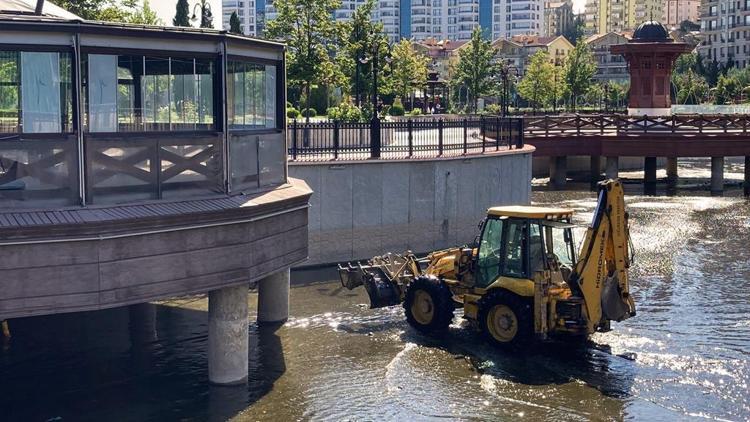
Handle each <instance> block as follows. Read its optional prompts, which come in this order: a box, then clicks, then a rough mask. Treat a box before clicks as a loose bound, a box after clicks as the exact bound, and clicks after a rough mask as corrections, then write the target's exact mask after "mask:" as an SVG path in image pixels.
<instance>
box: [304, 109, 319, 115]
mask: <svg viewBox="0 0 750 422" xmlns="http://www.w3.org/2000/svg"><path fill="white" fill-rule="evenodd" d="M317 115H318V112H317V111H315V109H314V108H312V107H310V108H306V109H304V110H302V117H315V116H317Z"/></svg>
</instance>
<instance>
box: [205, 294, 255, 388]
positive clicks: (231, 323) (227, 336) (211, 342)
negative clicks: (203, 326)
mask: <svg viewBox="0 0 750 422" xmlns="http://www.w3.org/2000/svg"><path fill="white" fill-rule="evenodd" d="M247 290H248V288H247V285H245V284H242V285H239V286H234V287H225V288H223V289H217V290H212V291H210V292H209V293H208V380H209V381H211V382H212V383H214V384H224V385H231V384H242V383H244V382H245V381H246V380H247V361H248V338H247V337H248V322H247V319H248V318H247Z"/></svg>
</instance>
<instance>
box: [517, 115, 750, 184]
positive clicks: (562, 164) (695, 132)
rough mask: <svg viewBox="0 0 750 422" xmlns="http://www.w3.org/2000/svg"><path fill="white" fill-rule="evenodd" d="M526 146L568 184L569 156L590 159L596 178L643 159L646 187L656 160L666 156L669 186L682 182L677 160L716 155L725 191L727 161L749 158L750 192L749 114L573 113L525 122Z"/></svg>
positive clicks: (714, 172) (716, 180) (714, 180)
mask: <svg viewBox="0 0 750 422" xmlns="http://www.w3.org/2000/svg"><path fill="white" fill-rule="evenodd" d="M524 123H525V130H524V137H525V142H527V143H529V144H532V145H534V147H536V152H535V153H534V155H535V156H537V157H539V156H542V157H550V181H551V183H552V184H553V185H554V186H557V187H560V186H563V185H564V184H565V180H566V178H567V157H569V156H590V157H591V179H592V181H595V180H598V179H599V178H600V176H601V173H600V169H601V157H605V158H606V171H605V173H606V175H607V177H616V176H617V173H618V167H619V166H618V162H619V157H643V158H644V171H645V183H646V185H647V189H648V187H649V186H651V185H655V184H656V162H657V157H666V158H667V182H668V186H669V185H674V184H676V182H677V158H678V157H711V191H712V193H715V194H719V193H721V192H722V190H723V181H724V180H723V179H724V174H723V167H724V157H730V156H744V157H745V193H746V194H748V193H750V192H749V191H750V189H748V183H750V116H748V115H673V116H626V115H607V114H597V115H571V116H541V117H533V116H532V117H527V118H526V119H525V122H524Z"/></svg>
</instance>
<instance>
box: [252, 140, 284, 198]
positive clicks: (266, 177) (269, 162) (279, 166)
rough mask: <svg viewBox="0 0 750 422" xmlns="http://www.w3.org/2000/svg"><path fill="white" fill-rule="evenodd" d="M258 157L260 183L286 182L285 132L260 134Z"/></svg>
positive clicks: (264, 184) (266, 184)
mask: <svg viewBox="0 0 750 422" xmlns="http://www.w3.org/2000/svg"><path fill="white" fill-rule="evenodd" d="M259 142H260V143H259V144H258V158H259V163H260V166H259V167H260V168H259V170H260V185H261V186H268V185H277V184H280V183H284V182H285V181H286V179H285V173H284V170H285V168H286V144H285V143H284V138H283V134H281V133H273V134H267V135H261V136H259Z"/></svg>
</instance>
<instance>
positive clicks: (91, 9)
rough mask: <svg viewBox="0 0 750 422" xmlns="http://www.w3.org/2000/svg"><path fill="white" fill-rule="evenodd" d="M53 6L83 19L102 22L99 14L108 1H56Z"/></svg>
mask: <svg viewBox="0 0 750 422" xmlns="http://www.w3.org/2000/svg"><path fill="white" fill-rule="evenodd" d="M55 4H56V5H58V6H60V7H62V8H63V9H65V10H67V11H69V12H70V13H74V14H76V15H78V16H80V17H82V18H83V19H87V20H102V19H100V13H101V11H102V10H103V9H104V8H105V7H106V6H107V5H109V4H110V0H57V1H55Z"/></svg>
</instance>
